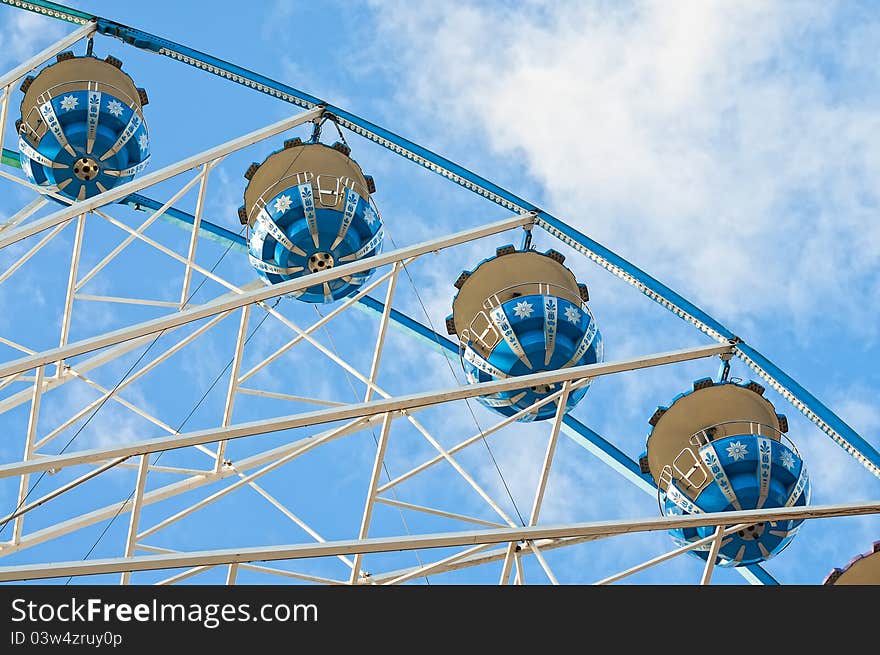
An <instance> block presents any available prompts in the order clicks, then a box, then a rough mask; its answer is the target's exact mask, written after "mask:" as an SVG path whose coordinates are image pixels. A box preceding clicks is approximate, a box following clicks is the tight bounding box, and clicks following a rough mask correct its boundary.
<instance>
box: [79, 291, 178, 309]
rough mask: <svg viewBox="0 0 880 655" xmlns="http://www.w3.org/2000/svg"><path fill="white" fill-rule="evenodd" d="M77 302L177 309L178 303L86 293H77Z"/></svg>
mask: <svg viewBox="0 0 880 655" xmlns="http://www.w3.org/2000/svg"><path fill="white" fill-rule="evenodd" d="M74 298H76V299H77V300H89V301H92V302H109V303H119V304H122V305H144V306H152V307H177V305H178V303H176V302H171V301H170V300H150V299H147V298H122V297H120V296H96V295H92V294H87V293H78V294H76V295H75V296H74Z"/></svg>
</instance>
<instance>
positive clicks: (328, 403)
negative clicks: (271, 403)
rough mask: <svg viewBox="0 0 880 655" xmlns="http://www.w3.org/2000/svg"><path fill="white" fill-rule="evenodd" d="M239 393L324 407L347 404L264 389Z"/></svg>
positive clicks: (240, 388)
mask: <svg viewBox="0 0 880 655" xmlns="http://www.w3.org/2000/svg"><path fill="white" fill-rule="evenodd" d="M238 393H243V394H245V395H250V396H262V397H263V398H275V399H277V400H290V401H293V402H298V403H309V404H312V405H323V406H325V407H344V406H345V403H340V402H337V401H335V400H324V399H323V398H308V397H306V396H295V395H293V394H290V393H278V392H277V391H264V390H262V389H247V388H243V387H239V388H238Z"/></svg>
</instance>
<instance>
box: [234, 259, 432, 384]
mask: <svg viewBox="0 0 880 655" xmlns="http://www.w3.org/2000/svg"><path fill="white" fill-rule="evenodd" d="M415 259H416V258H415V257H412V258H410V259H409V260H408V261H407V262H406V263H409V262H412V261H414V260H415ZM395 274H396V273H395V270H394V269H392V270H390V271H388V272H387V273H385V274H384V275H380V276H379V277H378V278H376V279H375V280H373V281H372V282H370V283H369V284H367V285H364V287H363V288H362V289H361V290H360V291H358V292H357V293H356V294H355V295H354V296H352V297H351V298H347V299H346V300H345V302H343V303H342V304H341V305H339V306H338V307H336V308H334V309H333V310H332V311H330V312H329V313H328V314H326V315H325V316H324V317H323V318H321V319H320V320H319V321H316V322H315V323H313V324H312V325H310V326H309V327H307V328H306V329H305V330H303V333H304V334H311V333H313V332H314V331H315V330H317V329H318V328H321V327H323V326H324V325H326V324H327V323H329V322H330V320H331V319H333V318H334V317H336V316H338V315H339V314H341V313H342V312H343V311H345V310H346V309H348V308H349V307H351V306H352V305H354V304H355V303H356V302H357V301H358V300H360V299H361V298H363V297H364V296H366V295H367V294H368V293H370V292H371V291H372V290H373V289H375V288H376V287H378V286H379V285H381V284H382V283H383V282H384V281H385V280H387V279H388V278H390V277H391V276H392V275H395ZM304 334H297V336H295V337H294V338H293V339H291V340H290V341H288V342H287V343H286V344H284V345H283V346H281V348H279V349H277V350H276V351H275V352H273V353H272V354H271V355H269V356H268V357H266V358H265V359H264V360H263V361H261V362H260V363H258V364H256V365H255V366H254V367H252V368H251V369H250V370H249V371H248V372H247V373H245V374H244V375H242V376H241V378H239V380H238V382H239V384H241V383H242V382H245V381H246V380H248V379H249V378H251V377H252V376H253V375H255V374H257V373H258V372H260V371H261V370H263V369H264V368H265V367H266V366H268V365H269V364H271V363H272V362H274V361H275V360H276V359H278V358H279V357H281V355H283V354H284V353H286V352H287V351H288V350H290V349H291V348H293V346H295V345H296V344H298V343H299V342H300V341H302V340H303V339H305V336H304Z"/></svg>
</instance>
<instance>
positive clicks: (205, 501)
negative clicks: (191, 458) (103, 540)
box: [137, 419, 362, 541]
mask: <svg viewBox="0 0 880 655" xmlns="http://www.w3.org/2000/svg"><path fill="white" fill-rule="evenodd" d="M359 423H362V420H361V419H355V420H354V421H351V422H349V423H347V424H346V425H343V426H341V427H339V428H336V429H335V430H331V431H329V432H327V433H325V434H324V435H322V436H320V437H318V438H316V439H314V440H312V441H309V442H308V443H306V444H304V445H302V446H300V447H299V448H297V449H295V450H293V451H291V452H289V453H287V454H286V455H284V456H283V457H282V458H280V459H279V460H277V461H275V462H273V463H271V464H268V465H266V466H264V467H263V468H261V469H260V470H258V471H255V472H254V473H250V474H249V475H247V476H245V477H244V478H242V479H240V480H237V481H236V482H233V483H232V484H231V485H229V486H228V487H225V488H223V489H220V490H219V491H216V492H214V493H213V494H211V495H210V496H208V497H207V498H204V499H202V500H200V501H199V502H197V503H195V504H193V505H190V506H189V507H187V508H185V509H183V510H181V511H179V512H177V513H176V514H174V515H173V516H170V517H168V518H167V519H165V520H163V521H161V522H159V523H157V524H156V525H154V526H153V527H151V528H148V529H146V530H144V531H143V532H141V533H140V534H139V535H138V536H137V538H138V541H140V540H142V539H145V538H146V537H148V536H150V535H151V534H155V533H156V532H158V531H159V530H161V529H162V528H165V527H167V526H169V525H171V524H172V523H175V522H177V521H179V520H180V519H182V518H184V517H186V516H189V515H190V514H192V513H193V512H195V511H197V510H199V509H201V508H202V507H205V506H206V505H209V504H210V503H212V502H214V501H215V500H217V499H219V498H222V497H223V496H225V495H227V494H229V493H231V492H232V491H235V490H236V489H238V488H239V487H241V486H243V485H245V484H247V483H248V482H250V481H251V480H256V479H257V478H259V477H261V476H263V475H266V474H267V473H270V472H272V471H274V470H275V469H277V468H279V467H281V466H283V465H284V464H287V463H288V462H289V461H291V460H292V459H294V458H296V457H299V456H300V455H303V454H305V453H306V452H308V451H310V450H312V449H313V448H316V447H317V446H319V445H320V444H321V443H324V442H326V441H330V440H332V439H334V438H336V437H338V436H339V435H340V434H342V433H344V432H346V431H347V430H349V429H350V428H353V427H355V426H356V425H357V424H359Z"/></svg>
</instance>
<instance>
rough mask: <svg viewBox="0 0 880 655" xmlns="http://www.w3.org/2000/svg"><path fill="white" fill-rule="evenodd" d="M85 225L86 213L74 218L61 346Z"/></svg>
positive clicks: (58, 365) (60, 362) (57, 370)
mask: <svg viewBox="0 0 880 655" xmlns="http://www.w3.org/2000/svg"><path fill="white" fill-rule="evenodd" d="M85 227H86V215H85V214H80V215H79V218H77V219H76V233H75V235H74V237H73V254H72V255H71V258H70V274H69V276H68V278H67V291H66V293H65V296H64V309H63V312H62V314H61V338H60V340H59V342H58V345H59V346H61V347H63V346H65V345H66V344H67V337H68V335H69V334H70V313H71V311H73V295H74V292H75V291H76V289H75V288H74V287H75V285H76V274H77V271H78V270H79V257H80V254H81V253H82V241H83V230H85ZM55 367H56V368H55V377H58V376H60V375H61V371H62V370H63V369H64V360H63V359H59V360H58V362H57V363H56V365H55Z"/></svg>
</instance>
